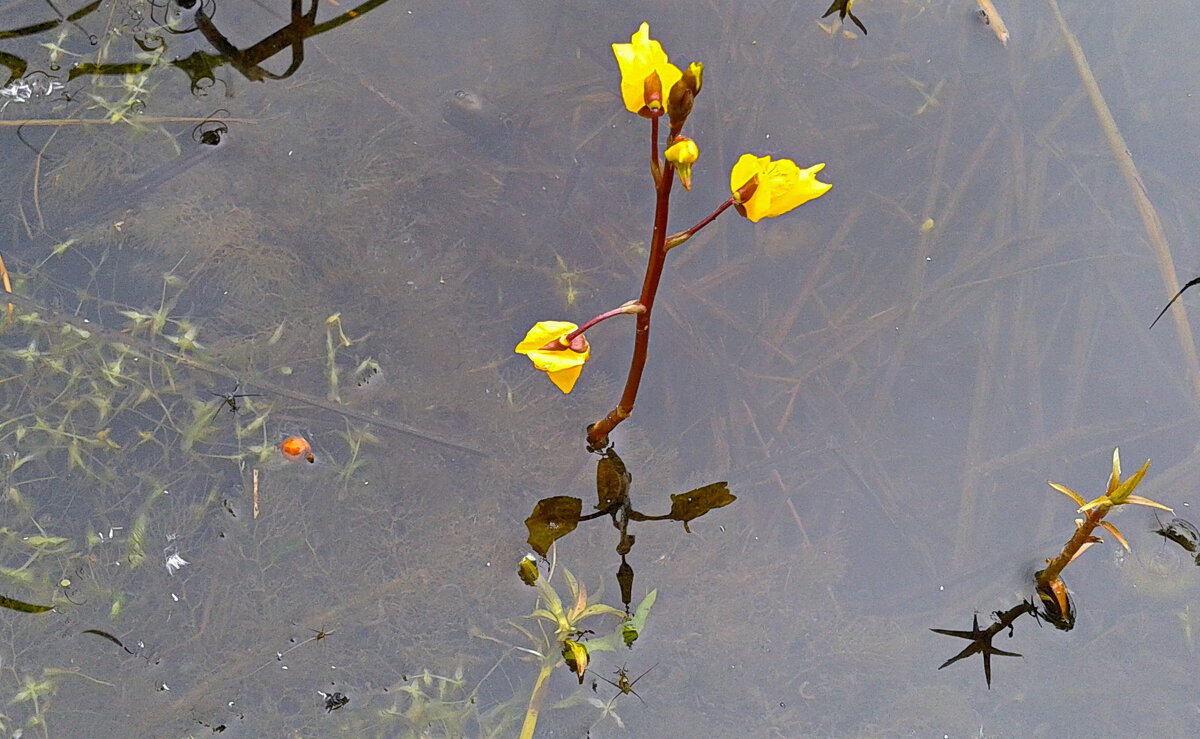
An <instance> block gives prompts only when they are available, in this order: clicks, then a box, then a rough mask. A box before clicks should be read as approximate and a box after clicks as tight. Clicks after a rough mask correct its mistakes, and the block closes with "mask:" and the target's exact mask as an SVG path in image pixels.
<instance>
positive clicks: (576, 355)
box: [515, 321, 591, 393]
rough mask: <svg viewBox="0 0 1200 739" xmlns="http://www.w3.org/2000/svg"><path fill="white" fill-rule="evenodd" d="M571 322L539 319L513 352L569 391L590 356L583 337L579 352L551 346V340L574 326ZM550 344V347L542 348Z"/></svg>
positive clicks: (557, 339)
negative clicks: (526, 359) (520, 355)
mask: <svg viewBox="0 0 1200 739" xmlns="http://www.w3.org/2000/svg"><path fill="white" fill-rule="evenodd" d="M577 328H578V326H576V325H575V324H573V323H568V322H566V321H542V322H540V323H538V324H537V325H535V326H534V327H533V328H531V329H529V333H527V334H526V335H525V339H524V340H523V341H522V342H521V343H520V344H517V348H516V350H515V351H516V352H517V353H518V354H524V355H525V356H527V357H529V361H531V362H533V366H534V367H535V368H537V369H539V370H541V371H542V372H545V373H546V374H547V376H549V378H550V381H551V382H553V383H554V384H555V386H557V387H558V389H559V390H562V391H563V392H564V393H569V392H571V390H572V388H574V387H575V382H576V381H577V380H578V379H579V373H580V372H582V371H583V365H584V364H586V363H587V361H588V359H589V358H590V357H591V347H590V346H589V345H588V343H587V340H586V339H584V340H583V351H575V350H574V349H572V348H570V347H569V346H563V347H562V348H561V349H555V348H554V345H555V342H558V341H559V340H560V339H563V338H564V337H565V336H566V335H567V334H569V333H571V332H572V331H574V330H575V329H577ZM547 346H550V348H549V349H548V348H546V347H547Z"/></svg>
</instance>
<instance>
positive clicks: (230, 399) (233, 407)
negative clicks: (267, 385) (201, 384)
mask: <svg viewBox="0 0 1200 739" xmlns="http://www.w3.org/2000/svg"><path fill="white" fill-rule="evenodd" d="M241 389H242V383H240V382H239V383H238V384H236V385H234V386H233V390H232V391H230V392H228V393H218V392H216V391H215V390H209V391H208V392H209V394H210V395H215V396H217V397H218V398H220V399H221V402H220V403H218V404H217V410H216V411H214V412H213V418H216V417H217V414H218V413H220V412H221V409H222V408H224V407H225V406H229V412H230V413H237V412H238V411H239V410H241V406H239V405H238V402H237V401H238V398H261V397H262V393H239V392H238V390H241Z"/></svg>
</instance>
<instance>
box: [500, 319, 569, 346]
mask: <svg viewBox="0 0 1200 739" xmlns="http://www.w3.org/2000/svg"><path fill="white" fill-rule="evenodd" d="M577 328H579V327H578V326H576V325H575V324H573V323H569V322H567V321H539V322H538V323H536V324H534V327H533V328H531V329H529V332H528V333H526V334H525V338H524V339H523V340H522V341H521V343H520V344H517V348H516V349H515V350H514V351H516V353H517V354H529V353H530V352H532V351H537V350H539V349H541V348H542V347H544V346H545V345H547V344H549V343H550V342H552V341H557V340H558V339H561V338H562V337H564V336H566V335H567V334H569V333H571V332H572V331H574V330H575V329H577Z"/></svg>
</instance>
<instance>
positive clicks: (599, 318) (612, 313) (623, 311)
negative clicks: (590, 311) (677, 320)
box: [560, 303, 642, 344]
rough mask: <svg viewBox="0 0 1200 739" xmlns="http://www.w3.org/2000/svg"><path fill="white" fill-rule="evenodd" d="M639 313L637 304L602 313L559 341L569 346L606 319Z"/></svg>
mask: <svg viewBox="0 0 1200 739" xmlns="http://www.w3.org/2000/svg"><path fill="white" fill-rule="evenodd" d="M641 312H642V307H641V305H640V304H638V303H633V304H626V305H622V306H621V307H620V308H613V309H612V310H608V311H604V312H603V313H601V314H600V315H598V316H596V317H595V318H593V319H592V320H590V321H588V322H587V323H585V324H583V325H582V326H580V327H579V328H577V329H575V330H574V331H572V332H571V333H569V334H567V335H566V336H564V337H562V339H560V341H565V342H567V343H568V344H569V343H571V342H572V341H574V340H575V337H576V336H579V335H580V334H582V333H583V332H584V331H587V330H588V329H589V328H591V327H592V326H595V325H596V324H597V323H600V322H601V321H607V320H608V319H610V318H612V317H613V316H623V315H625V314H626V313H641Z"/></svg>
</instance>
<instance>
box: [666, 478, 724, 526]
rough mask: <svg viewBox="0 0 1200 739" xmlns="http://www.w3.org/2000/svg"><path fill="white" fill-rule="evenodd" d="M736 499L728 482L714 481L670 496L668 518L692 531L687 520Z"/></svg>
mask: <svg viewBox="0 0 1200 739" xmlns="http://www.w3.org/2000/svg"><path fill="white" fill-rule="evenodd" d="M735 500H737V496H736V495H734V494H733V493H730V492H729V483H727V482H714V483H711V484H709V485H705V486H704V487H701V488H696V489H695V490H689V491H688V492H686V493H679V494H678V495H672V496H671V513H670V514H669V515H668V518H670V519H672V520H675V521H682V522H683V530H684V531H686V532H688V533H689V534H690V533H692V530H691V529H690V528H688V521H691V520H692V519H695V518H699V517H701V516H703V515H704V514H705V513H708V512H709V511H711V510H712V509H714V508H721V507H723V506H727V505H729V504H730V503H732V502H733V501H735Z"/></svg>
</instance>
